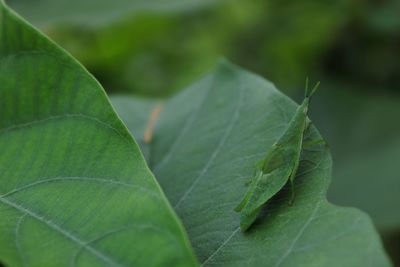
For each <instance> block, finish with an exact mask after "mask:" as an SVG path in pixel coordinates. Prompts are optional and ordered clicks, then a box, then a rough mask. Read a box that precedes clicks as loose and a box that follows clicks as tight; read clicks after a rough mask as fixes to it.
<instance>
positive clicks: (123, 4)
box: [7, 0, 217, 27]
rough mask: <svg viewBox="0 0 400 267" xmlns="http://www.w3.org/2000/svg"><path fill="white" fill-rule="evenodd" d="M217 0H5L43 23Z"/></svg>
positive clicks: (95, 20)
mask: <svg viewBox="0 0 400 267" xmlns="http://www.w3.org/2000/svg"><path fill="white" fill-rule="evenodd" d="M216 1H217V0H168V1H165V0H151V1H149V0H135V1H126V0H114V1H109V0H96V1H93V0H81V1H79V2H72V1H70V0H40V1H35V2H34V3H33V2H32V0H8V1H7V3H9V5H10V6H11V7H12V8H14V9H15V10H17V11H18V12H20V13H21V14H22V15H23V16H24V17H26V18H27V19H28V20H29V21H30V22H32V23H34V24H35V25H38V26H41V27H44V26H49V25H52V24H67V25H85V26H102V25H106V24H108V23H112V22H114V21H118V20H121V19H123V18H125V17H127V16H134V15H136V14H140V13H168V12H177V11H182V10H190V9H194V8H197V7H201V6H204V5H208V4H211V3H213V2H216Z"/></svg>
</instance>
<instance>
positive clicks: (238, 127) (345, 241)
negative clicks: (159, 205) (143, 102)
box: [114, 63, 391, 266]
mask: <svg viewBox="0 0 400 267" xmlns="http://www.w3.org/2000/svg"><path fill="white" fill-rule="evenodd" d="M136 101H137V100H136ZM317 101H318V99H317V98H316V99H315V102H317ZM114 104H115V106H116V108H117V110H119V111H123V110H124V107H122V106H120V105H119V103H118V101H116V102H115V103H114ZM296 106H297V105H295V103H293V101H291V100H290V99H288V98H287V97H285V96H284V95H282V94H281V93H280V92H278V91H277V90H276V89H275V88H274V86H273V85H272V84H270V83H269V82H266V81H265V80H263V79H261V78H260V77H257V76H255V75H253V74H250V73H248V72H245V71H243V70H240V69H238V68H237V67H234V66H231V65H230V64H227V63H222V64H221V65H220V66H219V67H218V68H217V69H216V70H215V71H213V72H212V73H211V74H210V75H208V76H207V77H206V78H204V79H203V80H201V81H200V82H198V83H195V84H194V85H193V86H191V87H190V88H188V89H187V90H185V91H183V92H182V93H181V94H179V95H177V96H175V97H173V98H172V99H170V100H169V101H167V102H166V104H165V106H164V110H163V112H162V113H161V115H160V118H159V121H158V123H157V125H156V127H155V128H154V132H153V139H152V143H151V146H150V148H149V150H150V159H149V161H148V162H149V164H150V166H151V168H152V170H153V172H154V173H155V175H156V177H157V179H158V181H159V182H160V184H161V185H162V187H163V189H164V190H165V192H166V194H167V196H168V198H169V199H170V201H171V203H172V205H173V206H174V208H175V210H176V212H177V213H178V215H179V216H180V217H181V218H182V220H183V222H184V225H185V227H186V229H187V231H188V233H189V238H190V240H191V242H192V245H193V246H194V249H195V252H196V253H197V256H198V258H199V260H200V262H201V263H202V264H203V265H204V266H390V265H391V264H390V262H389V260H388V258H387V256H386V253H385V252H384V250H383V248H382V244H381V241H380V238H379V236H378V235H377V233H376V231H375V229H374V227H373V225H372V223H371V220H370V219H369V218H368V216H366V215H365V214H364V213H362V212H360V211H358V210H356V209H353V208H339V207H336V206H333V205H331V204H329V203H328V202H327V201H326V190H327V188H328V185H329V182H330V176H331V165H332V161H331V157H330V153H329V151H328V149H327V147H326V146H324V145H317V146H315V147H311V148H308V149H305V150H304V151H303V153H302V155H301V162H300V166H299V171H298V174H297V177H296V179H295V189H296V196H295V199H294V204H293V206H289V205H288V200H289V199H290V195H291V192H290V188H288V187H286V188H284V189H283V190H282V191H281V192H280V193H279V194H278V195H277V196H276V197H274V198H273V199H272V200H271V202H270V203H269V204H268V205H267V206H266V209H265V210H264V217H263V218H261V219H260V220H258V222H256V224H255V225H254V226H253V227H252V228H251V229H250V231H249V232H246V233H242V232H241V231H240V227H239V224H240V222H239V215H238V214H237V213H235V212H234V210H233V209H234V207H235V206H236V205H237V204H238V203H239V202H240V200H241V199H242V197H243V195H244V193H245V192H246V186H245V180H247V178H250V177H251V175H252V172H253V170H254V166H255V164H256V162H258V161H259V160H260V159H262V158H263V157H265V153H266V150H267V149H268V148H269V147H271V145H272V144H273V143H274V142H275V141H276V140H277V139H278V138H279V136H280V135H281V134H282V132H283V131H284V130H285V129H286V127H287V124H288V123H289V120H290V118H291V117H292V115H293V113H294V111H295V109H296ZM120 114H121V115H122V116H123V119H124V120H125V121H126V122H127V124H128V125H130V126H131V127H132V128H134V129H139V128H140V127H142V126H132V125H135V124H136V123H135V122H134V121H132V120H131V117H129V116H126V117H125V115H124V114H127V113H123V112H121V113H120ZM140 123H141V122H138V124H140ZM311 129H312V130H311V134H308V135H307V136H306V141H313V140H319V139H321V137H320V135H319V133H318V132H317V130H316V129H315V128H311ZM138 134H139V135H142V134H143V133H136V135H138Z"/></svg>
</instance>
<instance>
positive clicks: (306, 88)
mask: <svg viewBox="0 0 400 267" xmlns="http://www.w3.org/2000/svg"><path fill="white" fill-rule="evenodd" d="M304 91H305V95H304V97H308V76H307V77H306V84H305V85H304Z"/></svg>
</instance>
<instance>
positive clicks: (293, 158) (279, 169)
mask: <svg viewBox="0 0 400 267" xmlns="http://www.w3.org/2000/svg"><path fill="white" fill-rule="evenodd" d="M318 87H319V82H318V83H317V84H316V85H315V86H314V87H313V88H312V89H311V90H309V88H308V79H307V80H306V89H305V98H304V100H303V103H302V104H301V105H300V106H299V107H298V108H297V110H296V112H295V114H294V116H293V118H292V119H291V121H290V122H289V125H288V127H287V128H286V130H285V131H284V133H283V134H282V136H281V137H280V138H279V139H278V141H277V142H275V143H274V144H273V145H272V147H271V149H270V150H269V151H268V153H267V156H266V157H265V158H264V159H263V160H262V161H261V162H260V163H259V164H257V166H256V169H255V172H254V176H253V178H252V180H251V182H250V184H249V188H248V190H247V192H246V194H245V196H244V198H243V200H242V202H240V204H239V205H238V206H237V207H236V208H235V211H236V212H240V228H241V229H242V231H246V230H247V229H248V228H249V227H250V226H251V225H252V224H253V223H254V221H255V220H256V218H257V216H258V214H259V213H260V211H261V209H262V207H263V205H264V204H265V203H266V202H267V201H268V200H269V199H270V198H271V197H273V196H274V195H275V194H276V193H278V192H279V191H280V190H281V189H282V188H283V186H284V185H285V184H286V183H287V182H288V180H289V181H290V184H291V191H292V195H291V199H290V202H289V204H290V205H291V204H292V203H293V200H294V178H295V176H296V172H297V169H298V167H299V162H300V153H301V150H302V147H303V137H304V133H305V131H306V129H307V128H308V126H309V124H310V123H311V121H310V120H308V118H307V112H308V106H309V103H310V99H311V96H312V95H313V94H314V93H315V91H316V90H317V89H318Z"/></svg>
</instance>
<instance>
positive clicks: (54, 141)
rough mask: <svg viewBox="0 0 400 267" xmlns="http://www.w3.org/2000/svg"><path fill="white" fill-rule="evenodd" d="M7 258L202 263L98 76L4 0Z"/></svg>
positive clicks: (0, 84)
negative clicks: (20, 15) (37, 29)
mask: <svg viewBox="0 0 400 267" xmlns="http://www.w3.org/2000/svg"><path fill="white" fill-rule="evenodd" d="M0 148H1V154H0V218H1V220H0V248H1V249H0V261H1V262H4V263H5V264H6V265H7V266H40V267H43V266H70V265H71V266H146V267H147V266H196V259H195V257H194V254H193V253H192V251H191V248H190V245H189V243H188V239H187V236H186V234H185V232H184V230H183V228H182V226H181V224H180V222H179V220H178V219H177V217H176V215H175V214H174V212H173V210H172V209H171V207H170V205H169V203H168V202H167V200H166V198H165V196H164V194H163V192H162V191H161V189H160V187H159V185H158V184H157V182H156V180H155V179H154V177H153V175H152V173H151V172H150V170H149V169H148V167H147V166H146V163H145V160H144V158H143V156H142V154H141V153H140V150H139V148H138V146H137V144H136V143H135V141H134V140H133V139H132V137H131V135H130V134H129V132H128V131H127V129H126V128H125V126H124V125H123V124H122V122H121V121H120V119H119V118H118V117H117V116H116V114H115V112H114V111H113V109H112V107H111V106H110V104H109V101H108V99H107V97H106V95H105V93H104V91H103V89H102V88H101V86H100V85H99V84H98V83H97V81H96V80H94V79H93V77H92V76H91V75H90V74H89V73H88V72H87V71H86V70H85V69H84V68H83V67H82V66H81V65H80V64H79V63H77V61H75V60H74V59H73V58H71V57H70V56H69V55H68V54H66V53H65V52H64V51H63V50H61V49H60V48H59V47H58V46H56V45H55V44H54V43H52V42H51V41H50V40H48V39H47V38H46V37H44V36H43V35H42V34H40V33H39V32H37V31H36V30H35V29H34V28H32V27H31V26H30V25H29V24H27V23H26V22H25V21H23V20H22V19H21V18H20V17H18V16H17V15H16V14H14V13H13V12H12V11H11V10H10V9H8V8H7V7H6V6H5V5H4V3H3V2H2V1H0Z"/></svg>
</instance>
